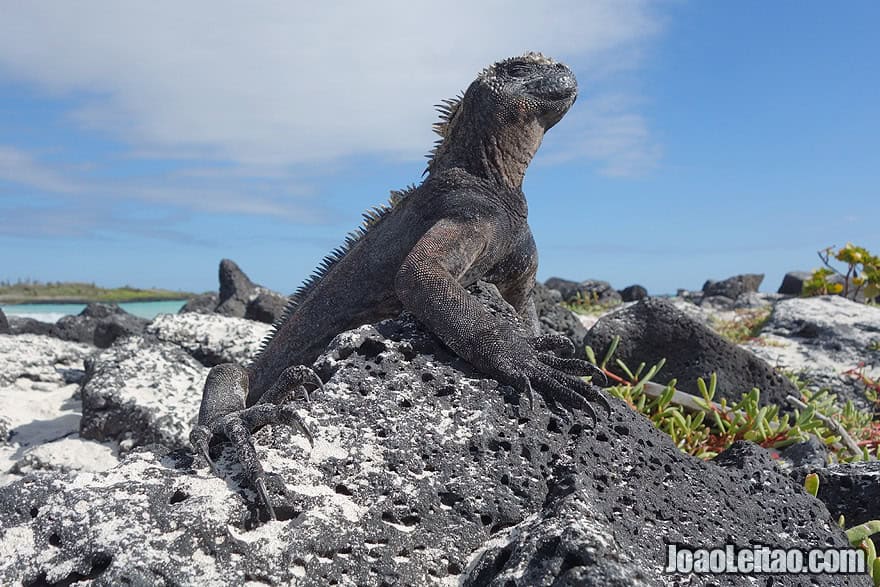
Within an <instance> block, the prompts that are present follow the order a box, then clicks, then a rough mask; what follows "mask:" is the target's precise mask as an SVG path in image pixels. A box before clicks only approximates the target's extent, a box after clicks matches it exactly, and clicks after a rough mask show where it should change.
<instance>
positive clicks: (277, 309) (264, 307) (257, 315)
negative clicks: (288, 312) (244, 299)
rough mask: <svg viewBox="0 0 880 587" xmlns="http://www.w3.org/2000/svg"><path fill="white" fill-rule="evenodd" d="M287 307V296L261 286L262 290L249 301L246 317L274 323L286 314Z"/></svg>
mask: <svg viewBox="0 0 880 587" xmlns="http://www.w3.org/2000/svg"><path fill="white" fill-rule="evenodd" d="M286 307H287V298H286V297H285V296H283V295H281V294H277V293H275V292H273V291H269V290H267V289H262V288H260V292H259V293H258V294H257V295H256V297H254V299H252V300H251V301H250V302H248V305H247V309H246V310H245V313H244V317H245V318H247V319H248V320H256V321H257V322H265V323H266V324H274V323H275V321H276V320H278V319H279V318H281V316H283V315H284V308H286Z"/></svg>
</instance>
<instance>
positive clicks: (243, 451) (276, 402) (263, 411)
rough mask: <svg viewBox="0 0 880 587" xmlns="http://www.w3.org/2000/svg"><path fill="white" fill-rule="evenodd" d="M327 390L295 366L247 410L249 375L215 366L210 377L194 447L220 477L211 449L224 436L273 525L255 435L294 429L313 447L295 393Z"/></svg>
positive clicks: (226, 366)
mask: <svg viewBox="0 0 880 587" xmlns="http://www.w3.org/2000/svg"><path fill="white" fill-rule="evenodd" d="M306 384H309V385H313V386H315V387H316V388H318V389H322V388H323V383H322V382H321V379H320V378H319V377H318V376H317V375H316V374H315V372H314V371H312V370H311V369H309V368H308V367H304V366H301V365H295V366H293V367H288V368H287V369H285V370H284V372H282V374H281V376H279V378H278V380H277V381H276V382H275V384H274V385H272V387H271V388H269V390H267V391H266V393H265V394H263V396H262V397H261V398H260V403H257V404H256V405H253V406H250V407H245V404H246V401H247V391H248V376H247V372H246V371H245V370H244V369H243V368H242V367H240V366H238V365H235V364H232V363H227V364H223V365H217V366H216V367H214V368H213V369H211V371H210V372H209V373H208V378H207V380H206V381H205V390H204V393H203V395H202V405H201V408H200V410H199V419H198V423H197V425H196V426H195V428H193V430H192V432H191V433H190V442H191V443H192V445H193V448H194V449H195V450H196V452H197V453H199V454H200V455H202V457H204V459H205V461H206V462H207V463H208V466H209V467H210V468H211V471H212V472H213V473H214V474H216V475H220V474H221V473H220V472H219V471H218V469H217V466H216V464H215V463H214V461H213V460H212V459H211V456H210V452H209V447H210V444H211V441H212V440H213V439H215V438H220V437H225V438H226V439H228V440H229V441H230V442H231V443H232V445H233V446H234V447H235V451H236V454H237V455H238V461H239V463H241V466H242V468H243V469H244V472H245V475H246V476H247V478H248V480H249V481H250V482H251V484H252V485H253V487H254V488H255V489H256V491H257V494H258V495H259V497H260V501H262V502H263V503H264V504H265V506H266V509H267V510H268V512H269V516H270V517H271V518H272V519H273V520H274V519H276V516H275V508H274V507H273V506H272V503H271V501H270V499H269V492H268V491H267V489H266V482H265V472H264V471H263V467H262V465H261V464H260V461H259V459H258V458H257V452H256V449H255V448H254V445H253V441H252V440H251V434H252V433H253V432H256V431H257V430H259V429H260V428H262V427H264V426H266V425H269V424H281V425H285V426H292V427H293V428H295V429H296V430H297V431H299V432H300V433H302V434H303V436H305V437H306V439H308V441H309V445H310V446H314V437H313V436H312V433H311V432H310V431H309V429H308V427H307V426H306V424H305V422H304V421H303V419H302V418H301V417H300V415H299V414H298V413H297V412H296V408H295V405H294V404H293V399H294V395H295V393H296V391H297V390H302V391H303V392H304V394H305V398H306V400H310V399H311V398H310V397H309V394H308V392H307V391H306V388H305V385H306Z"/></svg>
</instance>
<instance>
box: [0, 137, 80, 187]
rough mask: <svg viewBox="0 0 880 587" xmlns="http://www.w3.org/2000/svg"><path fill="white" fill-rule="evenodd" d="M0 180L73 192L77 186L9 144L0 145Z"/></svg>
mask: <svg viewBox="0 0 880 587" xmlns="http://www.w3.org/2000/svg"><path fill="white" fill-rule="evenodd" d="M0 181H6V182H10V183H17V184H24V185H28V186H31V187H34V188H36V189H38V190H46V191H50V192H56V193H74V192H77V191H79V186H78V185H76V183H73V182H71V181H70V180H69V179H68V178H66V177H65V176H64V175H62V174H60V173H58V172H57V171H55V170H54V169H52V168H51V167H50V166H47V165H44V164H42V163H40V162H39V161H37V160H36V159H35V158H34V157H33V156H32V155H31V154H30V153H27V152H26V151H23V150H21V149H18V148H16V147H13V146H10V145H0Z"/></svg>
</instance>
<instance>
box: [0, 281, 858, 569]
mask: <svg viewBox="0 0 880 587" xmlns="http://www.w3.org/2000/svg"><path fill="white" fill-rule="evenodd" d="M486 291H488V292H489V294H490V295H491V289H489V288H487V289H486ZM499 309H501V311H508V310H509V308H508V309H507V310H504V308H503V302H498V303H497V304H496V307H495V309H494V310H493V311H498V310H499ZM134 340H136V339H131V338H130V339H126V341H125V342H124V344H123V345H121V346H123V347H126V348H129V349H130V351H131V358H125V357H122V356H120V357H118V360H121V361H122V362H126V363H130V364H132V366H134V365H135V364H136V363H135V362H133V361H134V359H135V357H136V356H137V355H138V354H143V353H144V352H145V351H149V348H140V349H139V348H136V347H135V346H134ZM119 347H120V345H119V343H117V345H116V347H114V348H115V349H117V350H116V351H115V352H119V353H121V352H122V349H121V348H119ZM111 351H113V349H111V350H110V351H105V352H111ZM117 362H118V361H117ZM171 362H173V361H171V360H170V358H169V360H168V361H164V362H159V361H147V362H144V361H143V360H141V361H140V363H139V364H140V371H141V376H142V377H144V378H145V381H146V380H149V379H151V378H152V379H158V378H161V377H162V375H163V374H165V375H166V376H167V375H168V373H167V370H168V369H169V367H170V365H169V364H168V363H171ZM315 368H316V370H317V371H318V372H319V373H321V375H322V376H323V377H324V379H325V381H326V383H325V386H324V390H323V392H320V393H316V394H314V397H313V401H312V402H311V403H310V404H308V405H306V404H305V403H303V404H302V410H301V411H300V413H301V414H302V416H303V417H304V418H305V419H306V422H307V423H308V425H309V426H310V427H311V428H312V430H313V431H314V434H315V445H314V447H311V448H310V447H309V444H308V442H307V441H306V440H305V439H304V438H303V437H302V436H300V435H298V434H296V433H295V432H294V431H292V430H290V429H287V428H284V427H267V428H264V429H263V430H261V431H260V432H258V433H257V434H256V435H255V443H256V449H257V452H258V454H259V456H260V458H261V459H262V462H263V463H264V465H265V467H266V469H267V470H268V471H270V472H271V476H270V480H271V483H270V485H271V486H272V487H275V491H274V492H273V496H272V499H273V500H274V502H275V505H276V509H277V512H278V514H279V521H276V522H266V516H265V512H264V511H263V508H259V507H257V506H255V505H254V499H255V495H254V493H253V492H252V491H251V490H250V489H249V487H248V486H247V485H246V484H243V480H242V473H241V468H240V467H239V466H238V465H237V464H235V463H234V455H233V450H232V449H231V447H229V446H222V445H221V446H219V447H218V452H217V453H216V454H215V457H216V461H217V463H218V468H219V470H220V471H221V474H222V476H223V477H224V478H220V477H218V476H215V475H213V474H212V473H211V472H210V471H209V470H208V468H207V467H206V466H205V464H204V463H202V462H201V461H200V460H197V461H194V460H193V457H192V456H191V455H190V454H189V453H188V452H187V451H183V450H179V451H172V452H168V450H167V449H164V448H161V447H157V446H154V447H152V448H151V449H150V450H145V451H142V452H138V451H135V452H133V453H131V454H129V456H128V457H126V459H125V460H124V461H123V462H122V463H121V464H120V465H119V466H118V467H116V468H114V469H111V470H109V471H105V472H99V473H84V472H80V473H68V474H63V473H57V472H47V473H34V474H31V475H29V476H27V477H26V478H24V479H23V480H21V481H18V482H16V483H14V484H12V485H10V486H7V487H5V488H0V525H2V527H3V529H4V532H3V533H2V535H0V552H3V553H4V556H3V557H2V558H0V583H15V582H25V583H32V582H36V583H44V584H45V583H63V582H72V581H74V580H82V579H84V578H85V579H90V580H93V581H96V582H98V583H100V584H209V585H214V584H216V585H221V584H244V583H246V582H248V581H251V582H254V581H256V582H261V583H266V584H289V583H298V582H301V583H306V584H322V585H323V584H333V583H335V584H341V585H348V584H363V585H377V584H388V585H392V584H401V585H450V584H459V583H460V584H463V585H499V586H500V585H509V584H518V585H539V584H540V585H551V584H552V585H576V584H579V585H611V586H614V585H705V586H709V585H724V586H726V585H742V584H745V583H744V580H743V577H739V576H730V575H720V576H716V575H704V576H696V575H693V576H691V575H688V576H676V575H669V574H665V573H664V572H663V568H664V567H665V565H666V560H665V557H666V552H667V546H666V545H667V544H669V543H679V544H689V545H694V546H700V545H705V546H720V545H723V544H724V543H726V542H730V543H733V544H737V545H740V546H747V545H750V544H772V545H774V546H778V547H780V548H788V547H798V548H809V547H822V548H825V547H829V546H839V547H843V546H846V544H847V542H846V538H845V536H844V534H843V532H842V531H841V530H840V529H839V528H838V527H837V526H836V524H835V523H834V521H833V520H832V519H831V517H830V515H829V513H828V511H827V509H826V508H825V506H824V505H823V504H822V503H821V502H820V501H818V500H816V499H814V498H812V497H811V496H809V495H807V494H806V493H805V492H804V491H803V489H802V488H801V487H800V486H798V485H797V484H796V483H795V482H793V481H792V480H791V479H790V478H789V477H788V476H787V475H784V474H782V473H781V472H780V471H779V470H778V469H776V467H775V465H774V464H773V461H772V460H771V459H769V458H768V457H767V455H766V452H765V451H763V449H759V448H757V447H754V446H751V445H746V446H744V447H739V448H738V449H737V451H735V453H734V454H732V455H728V458H722V457H719V458H718V459H717V463H712V462H704V461H700V460H698V459H696V458H693V457H690V456H688V455H685V454H684V453H682V452H681V451H679V450H678V449H677V448H676V446H675V445H674V443H673V442H672V440H671V439H670V438H669V437H668V436H667V435H665V434H664V433H662V432H660V431H659V430H657V429H656V428H655V427H654V426H653V425H651V423H650V422H649V421H648V420H647V419H645V418H644V417H642V416H641V415H639V414H637V413H635V412H633V411H632V410H631V409H630V408H629V407H628V406H627V405H626V404H625V403H624V402H622V401H619V400H615V399H611V400H610V401H611V403H612V406H613V413H612V414H611V416H604V414H603V415H600V418H599V421H598V423H597V425H596V428H595V429H591V428H590V427H589V426H587V424H588V422H587V421H586V420H585V418H584V415H583V414H582V413H570V412H566V411H562V410H559V409H558V408H555V407H552V406H547V405H545V403H544V402H543V401H542V399H541V398H540V396H536V402H535V405H534V406H533V407H531V408H530V407H529V402H528V401H527V399H526V398H525V397H523V396H521V395H520V394H519V393H518V392H516V391H514V390H513V389H511V388H509V387H506V386H500V385H498V383H497V382H495V381H493V380H491V379H487V378H485V377H483V376H482V375H480V374H479V373H477V372H475V371H474V370H473V369H471V368H470V367H469V366H468V365H467V364H466V363H465V362H464V361H462V360H460V359H458V358H456V357H454V356H452V355H451V354H450V353H449V351H448V350H447V349H446V347H445V346H444V345H442V344H440V343H439V342H438V341H437V340H436V339H435V338H434V337H433V336H431V335H429V334H427V333H426V332H425V331H424V330H423V329H422V327H421V326H420V325H419V324H418V323H416V322H415V321H413V320H412V319H411V318H409V317H407V316H406V315H404V316H403V317H402V318H400V319H396V320H387V321H384V322H381V323H379V324H377V325H374V326H369V325H368V326H363V327H361V328H358V329H355V330H353V331H349V332H345V333H342V334H340V335H339V336H337V337H336V338H335V339H334V340H333V342H332V343H331V344H330V346H329V347H328V349H327V351H326V352H325V353H324V354H323V355H322V356H321V357H319V359H318V360H317V362H316V364H315ZM151 374H152V377H150V375H151ZM172 375H173V373H172ZM122 379H124V377H121V378H120V380H122ZM719 464H724V466H719ZM280 481H283V483H284V484H285V485H286V490H285V489H283V488H282V486H281V484H280V483H279V482H280ZM758 579H759V580H760V581H762V582H763V583H766V582H767V581H770V580H772V581H773V584H774V585H783V586H789V585H791V586H793V585H820V586H824V585H828V586H830V585H854V586H855V585H858V586H861V585H864V586H866V587H867V586H868V585H870V580H869V579H868V577H867V576H846V577H833V576H825V575H813V576H800V575H786V576H773V577H770V576H760V577H758ZM511 581H512V582H513V583H511Z"/></svg>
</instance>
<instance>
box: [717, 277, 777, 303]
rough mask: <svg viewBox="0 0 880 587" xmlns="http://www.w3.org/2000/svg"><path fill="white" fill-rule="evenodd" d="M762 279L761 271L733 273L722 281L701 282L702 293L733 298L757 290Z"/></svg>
mask: <svg viewBox="0 0 880 587" xmlns="http://www.w3.org/2000/svg"><path fill="white" fill-rule="evenodd" d="M762 281H764V274H763V273H746V274H744V275H734V276H733V277H728V278H727V279H725V280H723V281H712V280H711V279H710V280H708V281H706V283H704V284H703V294H704V295H706V296H724V297H726V298H730V299H732V300H735V299H736V298H738V297H739V296H741V295H742V294H744V293H747V292H755V291H758V288H759V287H760V286H761V282H762Z"/></svg>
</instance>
